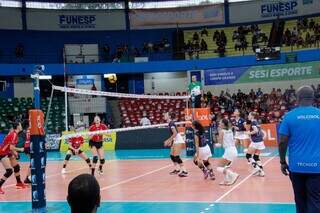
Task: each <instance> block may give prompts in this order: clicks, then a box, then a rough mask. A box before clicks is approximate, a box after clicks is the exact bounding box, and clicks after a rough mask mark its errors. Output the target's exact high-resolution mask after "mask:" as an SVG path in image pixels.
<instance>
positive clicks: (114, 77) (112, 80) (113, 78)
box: [107, 74, 117, 84]
mask: <svg viewBox="0 0 320 213" xmlns="http://www.w3.org/2000/svg"><path fill="white" fill-rule="evenodd" d="M107 78H108V81H109V82H110V83H111V84H114V83H116V82H117V75H116V74H110V75H108V77H107Z"/></svg>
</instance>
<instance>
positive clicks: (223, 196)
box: [200, 156, 276, 213]
mask: <svg viewBox="0 0 320 213" xmlns="http://www.w3.org/2000/svg"><path fill="white" fill-rule="evenodd" d="M275 157H276V156H273V157H271V158H270V159H268V160H267V161H266V162H264V164H262V166H265V165H267V164H268V163H269V162H270V161H272V160H273V159H274V158H275ZM253 174H254V172H251V173H250V174H249V175H248V176H247V177H246V178H244V179H243V180H242V181H240V182H239V183H238V184H236V185H235V186H233V187H232V188H231V189H230V190H229V191H227V192H226V193H224V194H223V195H221V196H220V197H219V198H218V199H217V200H216V201H214V202H213V203H212V204H210V206H209V208H206V209H205V211H208V210H210V207H213V206H214V205H215V204H216V203H220V201H221V200H222V199H223V198H225V197H226V196H228V195H229V194H230V193H231V192H233V190H235V189H236V188H238V187H239V186H240V185H241V184H243V183H244V182H246V181H247V180H248V179H249V178H250V177H252V175H253ZM200 213H204V211H201V212H200Z"/></svg>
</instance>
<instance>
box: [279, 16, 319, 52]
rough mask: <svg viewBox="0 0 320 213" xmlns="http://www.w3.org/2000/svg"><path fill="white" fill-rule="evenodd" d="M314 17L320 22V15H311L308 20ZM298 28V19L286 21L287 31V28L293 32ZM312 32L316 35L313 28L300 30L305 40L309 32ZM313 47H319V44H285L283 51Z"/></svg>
mask: <svg viewBox="0 0 320 213" xmlns="http://www.w3.org/2000/svg"><path fill="white" fill-rule="evenodd" d="M311 19H313V20H314V21H315V23H318V24H319V23H320V16H319V17H311V18H308V22H309V21H310V20H311ZM294 28H296V29H298V21H297V20H290V21H286V23H285V27H284V30H285V31H286V29H289V30H290V31H291V32H292V30H293V29H294ZM308 32H309V33H310V35H311V36H313V35H315V33H314V31H313V30H312V29H309V28H306V29H303V30H300V34H299V35H300V36H302V38H303V39H304V40H305V38H306V35H307V33H308ZM313 48H319V46H317V45H310V46H297V45H285V44H284V45H283V46H282V51H283V52H290V51H292V50H298V49H299V50H303V49H313Z"/></svg>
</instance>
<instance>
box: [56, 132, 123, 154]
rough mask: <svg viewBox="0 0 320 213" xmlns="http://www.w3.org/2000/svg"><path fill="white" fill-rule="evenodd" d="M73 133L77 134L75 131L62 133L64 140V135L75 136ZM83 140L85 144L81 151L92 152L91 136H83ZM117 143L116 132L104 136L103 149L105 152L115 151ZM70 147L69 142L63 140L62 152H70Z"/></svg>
mask: <svg viewBox="0 0 320 213" xmlns="http://www.w3.org/2000/svg"><path fill="white" fill-rule="evenodd" d="M83 132H88V131H83ZM83 132H81V133H83ZM73 133H75V132H74V131H65V132H62V138H63V136H64V135H68V134H73ZM83 138H84V142H85V143H84V144H83V145H82V146H81V150H82V151H88V150H90V147H89V139H90V136H89V135H85V136H83ZM116 141H117V133H116V132H112V133H108V134H103V148H104V150H105V151H110V150H115V146H116ZM68 147H69V143H68V141H67V140H65V139H61V145H60V151H61V152H66V151H67V150H68Z"/></svg>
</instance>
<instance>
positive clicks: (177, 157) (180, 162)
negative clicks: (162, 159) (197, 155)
mask: <svg viewBox="0 0 320 213" xmlns="http://www.w3.org/2000/svg"><path fill="white" fill-rule="evenodd" d="M175 159H176V162H177V163H178V164H182V163H183V161H182V160H181V158H180V156H175Z"/></svg>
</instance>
